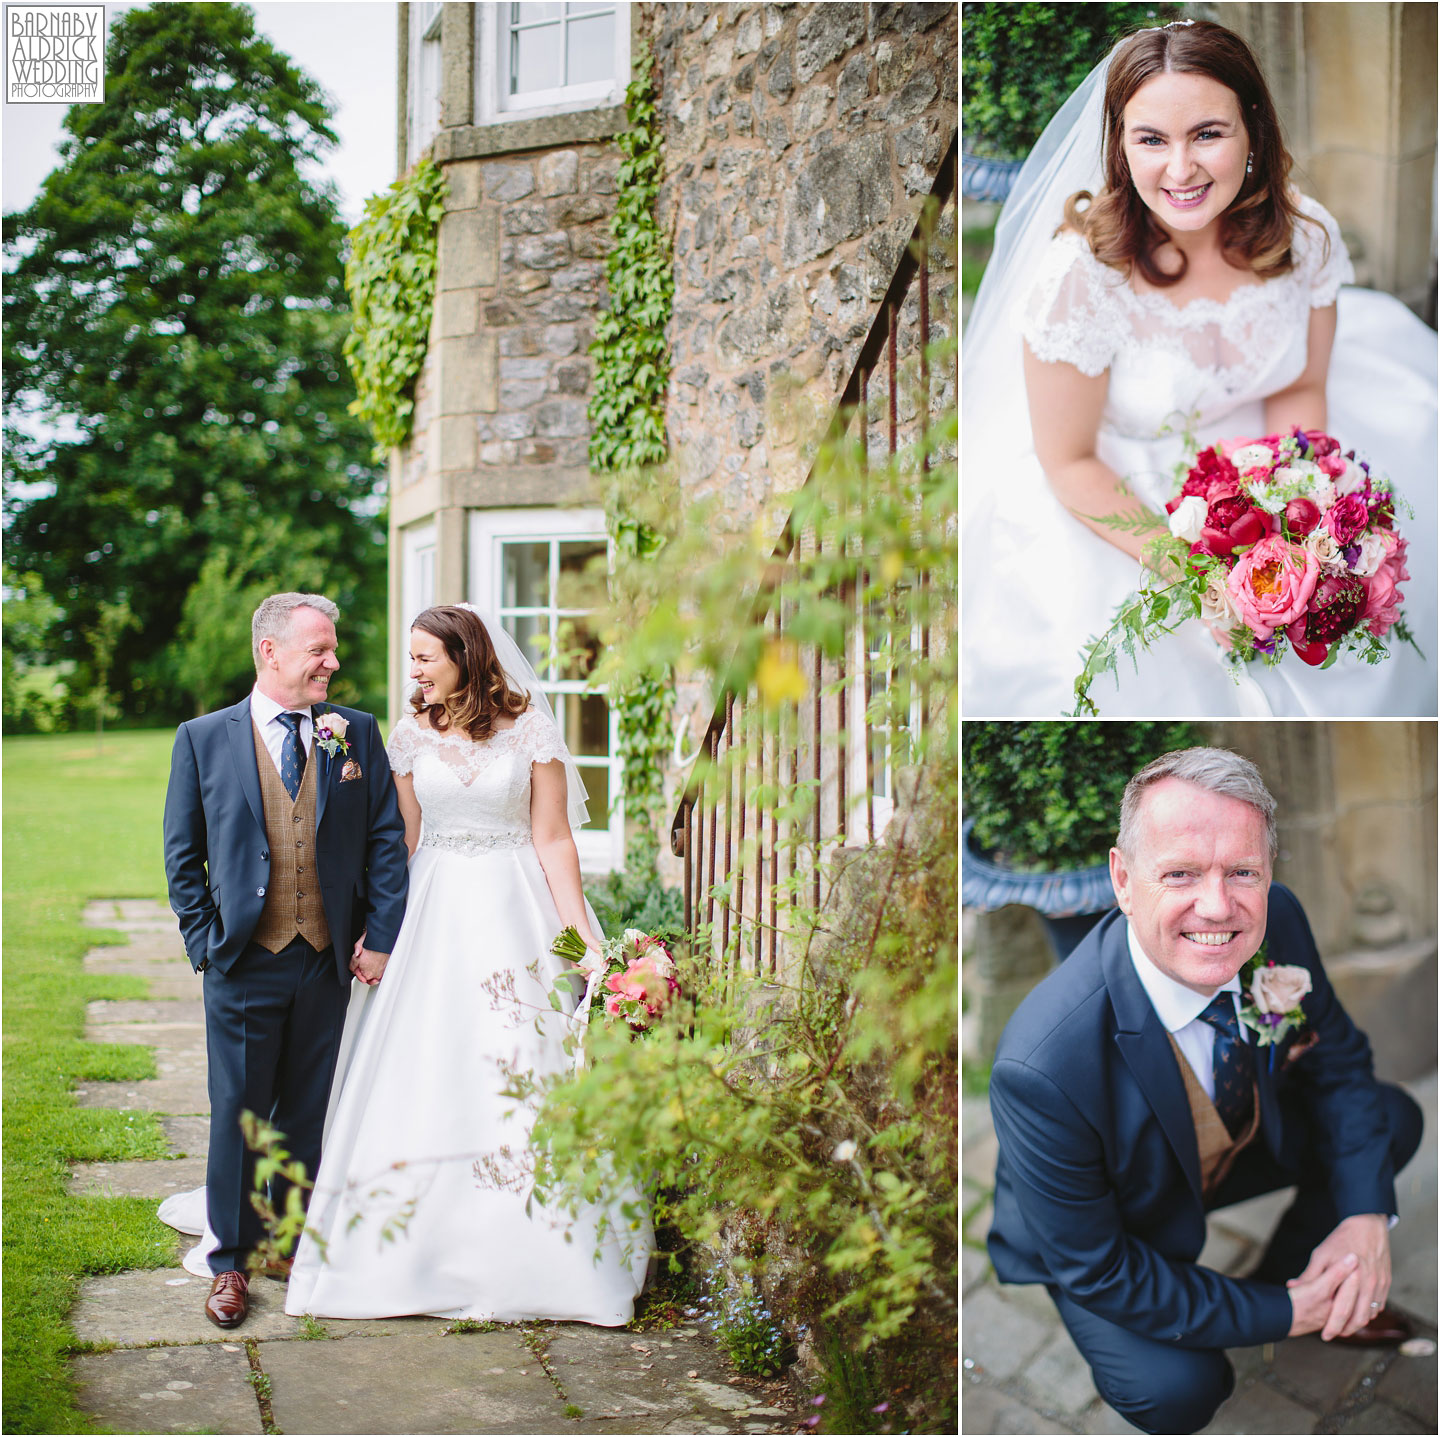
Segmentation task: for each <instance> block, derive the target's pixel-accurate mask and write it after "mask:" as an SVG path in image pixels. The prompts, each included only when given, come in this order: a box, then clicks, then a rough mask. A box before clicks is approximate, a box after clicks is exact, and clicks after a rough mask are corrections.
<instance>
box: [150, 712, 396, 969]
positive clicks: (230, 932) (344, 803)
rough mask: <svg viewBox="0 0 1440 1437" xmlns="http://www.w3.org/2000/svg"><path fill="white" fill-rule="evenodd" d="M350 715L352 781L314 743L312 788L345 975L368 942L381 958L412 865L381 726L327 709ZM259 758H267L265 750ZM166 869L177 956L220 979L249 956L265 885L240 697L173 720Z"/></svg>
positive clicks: (266, 848) (319, 860)
mask: <svg viewBox="0 0 1440 1437" xmlns="http://www.w3.org/2000/svg"><path fill="white" fill-rule="evenodd" d="M324 711H325V712H326V713H329V712H332V711H333V712H334V713H338V714H341V715H343V716H344V717H345V718H346V719H348V720H349V724H350V726H349V729H348V731H347V732H346V735H345V739H346V742H347V743H348V744H349V745H350V751H349V754H348V757H349V758H351V759H353V760H355V762H357V763H358V764H359V765H360V777H359V778H351V779H347V780H344V781H342V774H343V771H344V766H345V758H346V756H345V755H340V756H337V757H335V758H331V756H330V755H329V754H328V753H326V752H325V751H324V749H322V748H321V747H320V746H319V744H315V745H313V746H312V749H311V755H310V762H311V763H319V765H320V770H319V772H318V773H317V774H316V792H315V867H316V871H317V873H318V875H319V878H320V895H321V902H322V903H323V905H324V908H325V921H326V923H327V924H328V925H329V928H330V941H331V942H332V943H333V945H334V948H335V966H336V970H337V972H338V973H339V975H340V979H341V981H342V982H346V981H348V980H349V977H350V972H349V963H350V951H351V948H352V946H353V945H354V941H355V939H356V938H358V937H359V936H360V934H361V933H362V932H364V933H365V934H366V938H365V946H366V947H367V948H370V949H372V950H373V951H375V952H377V953H388V952H390V951H391V949H393V948H394V946H395V939H396V936H397V935H398V934H399V932H400V920H401V919H402V918H403V917H404V916H405V895H406V892H407V890H408V888H409V882H410V878H409V868H408V862H407V854H406V849H405V822H404V820H403V819H402V818H401V816H400V802H399V799H398V798H397V797H396V794H395V780H394V779H393V778H392V777H391V775H390V764H389V761H388V760H387V758H386V756H385V745H384V743H383V742H382V740H381V738H380V725H379V724H378V723H376V722H375V719H374V717H373V716H372V715H370V714H367V713H361V712H360V711H359V710H358V709H348V708H341V707H340V706H339V705H338V704H328V703H327V704H325V705H324ZM262 758H263V761H264V762H266V763H269V762H270V756H269V754H268V753H263V754H262ZM165 874H166V877H167V878H168V880H169V884H170V906H171V908H173V909H174V910H175V913H176V916H177V917H178V918H179V919H180V932H181V934H182V935H183V936H184V939H185V952H186V953H187V954H188V955H189V958H190V962H191V965H192V966H193V967H195V968H196V969H199V967H200V965H201V963H202V962H203V961H207V960H208V962H209V963H210V964H211V965H212V966H213V967H215V968H217V969H219V970H220V971H221V972H222V973H223V972H224V971H225V970H226V969H228V968H229V967H230V966H231V964H233V963H234V962H235V960H236V959H237V958H238V957H239V956H240V954H241V953H242V952H244V950H245V945H246V944H247V943H248V942H249V941H250V937H251V935H252V934H253V933H254V932H255V925H256V924H257V923H259V921H260V914H261V912H262V911H263V909H264V907H265V891H266V889H267V888H268V887H269V884H270V843H269V840H268V839H267V838H266V836H265V804H264V800H263V799H262V798H261V796H260V775H259V770H258V769H257V768H256V764H255V727H254V723H253V721H252V719H251V716H250V696H249V695H248V694H247V695H246V696H245V698H243V699H242V700H241V701H240V702H239V703H238V704H236V705H235V706H234V707H233V708H228V709H220V710H218V711H217V712H215V713H212V714H206V715H205V716H204V717H203V718H197V719H191V720H190V721H189V722H188V723H183V724H181V725H180V729H179V731H178V732H177V733H176V735H175V748H174V751H173V752H172V754H171V757H170V784H169V787H168V788H167V789H166V791H165Z"/></svg>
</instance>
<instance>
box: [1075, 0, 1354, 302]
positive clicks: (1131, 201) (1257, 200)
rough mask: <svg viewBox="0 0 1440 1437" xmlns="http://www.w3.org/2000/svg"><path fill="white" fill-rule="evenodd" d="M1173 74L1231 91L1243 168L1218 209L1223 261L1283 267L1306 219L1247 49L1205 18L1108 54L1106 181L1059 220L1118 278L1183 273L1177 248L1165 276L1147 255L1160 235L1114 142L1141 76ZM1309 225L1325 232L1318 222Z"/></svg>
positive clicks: (1277, 271)
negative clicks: (1241, 130) (1243, 146)
mask: <svg viewBox="0 0 1440 1437" xmlns="http://www.w3.org/2000/svg"><path fill="white" fill-rule="evenodd" d="M1173 73H1179V74H1186V75H1207V76H1209V78H1210V79H1212V80H1218V81H1219V82H1220V84H1222V85H1224V86H1225V88H1226V89H1227V90H1230V91H1231V92H1232V93H1233V94H1234V96H1235V98H1236V101H1237V103H1238V105H1239V108H1240V119H1241V123H1242V124H1243V125H1244V127H1245V131H1246V134H1247V136H1248V137H1249V141H1250V152H1251V155H1252V157H1253V159H1252V164H1251V172H1250V173H1248V174H1247V175H1246V176H1245V177H1244V179H1243V180H1242V181H1241V183H1240V193H1239V194H1238V195H1236V197H1235V199H1234V200H1233V201H1232V202H1231V205H1230V208H1229V209H1228V210H1226V211H1225V213H1224V214H1223V215H1221V216H1220V248H1221V250H1222V251H1223V252H1224V255H1225V257H1226V259H1227V260H1229V261H1230V263H1231V264H1233V265H1235V266H1236V267H1237V268H1242V269H1249V270H1251V271H1252V272H1253V273H1255V274H1257V275H1259V276H1260V278H1261V279H1271V278H1273V277H1274V276H1276V275H1281V274H1285V273H1286V272H1287V271H1288V270H1290V269H1291V268H1292V267H1293V266H1294V263H1295V257H1294V255H1293V254H1292V252H1291V247H1290V246H1291V241H1292V239H1293V237H1294V233H1295V224H1296V222H1297V220H1301V219H1309V216H1308V215H1303V214H1301V213H1300V211H1299V209H1298V208H1297V206H1296V204H1295V201H1294V199H1293V198H1292V197H1291V192H1290V185H1289V177H1290V165H1291V159H1290V153H1289V151H1288V150H1287V149H1286V148H1285V141H1284V139H1283V138H1282V137H1281V134H1280V121H1279V119H1278V118H1277V117H1276V114H1275V103H1274V101H1273V100H1271V98H1270V91H1269V89H1268V88H1267V87H1266V84H1265V78H1264V76H1263V75H1261V73H1260V67H1259V66H1258V65H1257V64H1256V63H1255V57H1254V55H1252V54H1251V53H1250V47H1249V46H1248V45H1247V44H1246V43H1245V42H1244V41H1243V40H1242V39H1241V38H1240V37H1239V36H1238V35H1237V34H1235V33H1234V31H1232V30H1227V29H1226V28H1225V27H1224V26H1223V25H1216V24H1213V23H1211V22H1210V21H1209V20H1196V21H1194V22H1193V23H1191V24H1187V25H1176V24H1172V25H1167V26H1165V27H1163V28H1162V29H1158V30H1141V31H1140V32H1139V33H1138V34H1135V35H1132V36H1131V37H1130V38H1129V39H1128V40H1126V41H1125V42H1124V44H1122V45H1121V46H1120V48H1119V50H1117V51H1116V54H1115V58H1114V59H1113V60H1111V62H1110V72H1109V75H1108V76H1107V77H1106V81H1105V119H1104V136H1103V147H1104V148H1103V159H1102V167H1103V170H1104V174H1105V187H1104V188H1103V189H1102V190H1101V191H1100V193H1099V194H1098V195H1096V196H1095V197H1094V198H1093V199H1092V198H1091V195H1090V192H1089V191H1088V190H1080V191H1079V192H1078V193H1076V194H1073V195H1071V196H1070V198H1069V199H1068V200H1066V202H1065V226H1064V227H1065V228H1067V229H1073V230H1076V231H1078V232H1079V233H1080V234H1083V235H1084V236H1085V238H1086V239H1087V240H1088V241H1089V244H1090V250H1091V253H1093V254H1094V256H1095V258H1096V259H1098V260H1100V261H1101V262H1102V263H1103V264H1108V265H1110V266H1111V267H1112V268H1113V269H1118V270H1120V271H1121V272H1122V273H1124V274H1126V275H1128V274H1129V273H1130V272H1131V271H1132V269H1136V270H1139V271H1140V273H1141V274H1142V275H1143V276H1144V277H1145V279H1146V281H1147V282H1148V283H1149V284H1152V285H1154V286H1155V287H1156V288H1163V287H1164V286H1166V285H1171V284H1175V283H1177V282H1178V281H1179V280H1181V279H1183V278H1184V277H1185V271H1186V269H1187V268H1188V267H1189V262H1188V261H1187V260H1186V258H1185V255H1184V254H1183V253H1181V255H1180V266H1179V268H1178V269H1176V270H1175V271H1174V272H1173V273H1168V274H1167V273H1166V272H1165V271H1164V270H1162V269H1161V268H1160V267H1159V265H1157V264H1156V262H1155V253H1156V251H1157V250H1158V249H1159V248H1160V246H1161V245H1163V244H1165V243H1167V242H1168V240H1169V236H1168V235H1167V234H1166V233H1165V231H1164V230H1163V229H1162V228H1161V226H1160V222H1159V221H1158V220H1157V219H1156V218H1155V216H1154V215H1153V214H1152V213H1151V211H1150V208H1149V206H1147V205H1146V204H1145V202H1144V200H1142V199H1141V198H1140V195H1139V193H1138V192H1137V191H1136V189H1135V185H1134V183H1133V182H1132V180H1131V178H1130V166H1129V164H1128V163H1127V162H1126V159H1125V147H1124V144H1123V137H1124V128H1125V106H1126V105H1128V104H1129V103H1130V100H1131V98H1132V97H1133V96H1134V94H1135V92H1136V91H1137V90H1138V89H1139V88H1140V87H1141V86H1142V85H1143V84H1144V83H1145V82H1146V81H1147V80H1149V79H1151V78H1153V77H1154V76H1156V75H1161V74H1173ZM1082 200H1090V204H1089V206H1088V207H1087V208H1084V209H1082V208H1081V206H1080V202H1081V201H1082ZM1311 223H1315V224H1316V227H1317V228H1318V229H1320V231H1321V234H1322V235H1323V234H1324V229H1323V226H1320V225H1319V224H1318V223H1317V222H1315V221H1311ZM1328 242H1329V241H1328V237H1327V238H1326V243H1327V244H1328Z"/></svg>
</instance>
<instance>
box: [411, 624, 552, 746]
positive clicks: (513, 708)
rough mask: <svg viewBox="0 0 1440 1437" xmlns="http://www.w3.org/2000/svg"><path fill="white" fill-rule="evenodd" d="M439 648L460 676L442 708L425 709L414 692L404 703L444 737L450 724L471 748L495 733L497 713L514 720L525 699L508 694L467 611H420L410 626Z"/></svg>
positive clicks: (486, 639)
mask: <svg viewBox="0 0 1440 1437" xmlns="http://www.w3.org/2000/svg"><path fill="white" fill-rule="evenodd" d="M410 627H411V628H412V629H420V630H421V631H422V632H423V633H427V634H429V635H430V636H431V637H432V638H434V639H438V640H439V641H440V643H442V644H444V646H445V652H446V654H447V655H448V656H449V659H450V662H451V663H452V664H454V665H455V667H456V668H457V669H459V671H460V677H459V680H458V682H457V683H456V685H455V692H454V693H453V694H451V695H450V698H449V700H448V701H447V703H443V704H427V703H426V702H425V701H424V699H423V698H422V697H421V694H420V690H419V689H418V688H417V689H416V690H415V692H414V693H413V694H411V695H410V702H411V704H412V705H413V706H414V710H415V712H416V713H417V714H421V713H425V714H428V715H429V716H430V726H431V727H432V728H433V729H435V730H436V731H437V732H439V733H444V732H445V731H446V730H447V729H448V728H449V727H450V725H451V723H452V722H453V723H454V724H455V725H456V726H457V727H458V728H462V729H464V730H465V732H466V733H467V734H469V735H470V737H471V738H472V739H474V740H475V741H476V742H477V743H480V742H482V741H483V740H485V739H487V738H489V737H490V735H491V734H492V733H494V732H495V720H496V719H497V718H499V717H500V716H501V715H502V714H507V715H510V716H511V717H516V718H518V717H519V716H520V715H521V714H523V713H524V712H525V710H526V709H527V708H529V707H530V695H529V694H527V693H526V692H525V690H524V689H513V688H511V687H510V685H509V683H508V682H507V681H506V678H505V670H504V669H503V668H501V666H500V660H499V659H498V658H497V657H496V656H495V645H494V644H492V643H491V642H490V635H489V634H488V633H487V632H486V629H485V625H484V624H482V623H481V622H480V616H479V615H478V614H472V613H471V612H470V610H469V609H460V608H455V607H454V606H452V605H450V604H439V605H437V606H436V607H435V608H433V609H426V610H425V612H424V613H423V614H420V615H419V616H418V617H417V618H416V619H415V621H414V623H412V624H411V625H410Z"/></svg>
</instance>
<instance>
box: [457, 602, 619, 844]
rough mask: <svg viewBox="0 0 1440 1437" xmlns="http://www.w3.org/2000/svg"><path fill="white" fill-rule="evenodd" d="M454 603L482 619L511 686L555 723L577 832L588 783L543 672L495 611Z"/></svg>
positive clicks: (586, 812)
mask: <svg viewBox="0 0 1440 1437" xmlns="http://www.w3.org/2000/svg"><path fill="white" fill-rule="evenodd" d="M451 607H453V608H456V609H465V610H467V611H468V612H469V613H472V614H474V615H475V617H476V618H477V619H479V620H480V622H481V623H482V624H483V625H484V626H485V632H486V633H487V634H489V636H490V642H491V644H493V645H494V647H495V657H496V658H497V659H499V660H500V667H501V668H502V669H504V670H505V678H506V680H507V681H508V682H509V684H510V687H511V688H513V689H523V690H524V691H525V692H526V693H527V694H529V695H530V702H531V703H532V704H533V705H534V706H535V707H536V708H537V709H539V710H540V711H541V712H542V713H543V714H544V715H545V716H546V717H547V718H548V719H549V720H550V722H551V723H552V724H554V727H555V732H556V733H557V734H558V735H559V737H560V745H561V747H562V748H563V749H564V754H565V756H564V763H565V810H566V813H567V814H568V816H569V819H570V829H571V831H572V832H575V831H577V830H579V829H582V828H584V827H585V825H586V824H587V823H588V822H589V821H590V808H589V802H588V799H587V796H586V793H585V785H584V783H582V782H581V779H580V770H579V768H578V767H577V766H576V764H575V759H574V758H573V757H572V755H571V753H570V749H569V746H568V745H567V744H566V743H565V734H564V731H563V730H562V729H561V728H560V725H559V724H558V723H556V722H555V710H554V709H552V708H551V707H550V700H549V699H548V698H546V696H545V690H544V689H542V688H541V687H540V675H539V674H537V673H536V672H535V666H534V665H533V664H532V663H531V662H530V660H529V659H527V658H526V657H525V655H524V653H522V652H521V649H520V645H519V644H517V643H516V642H515V640H514V639H512V638H511V637H510V635H509V633H507V632H506V629H505V625H504V624H502V623H501V622H500V620H499V619H497V618H496V617H495V616H494V615H493V614H487V613H486V612H485V611H484V610H483V609H480V608H477V607H476V606H475V605H474V604H454V605H452V606H451Z"/></svg>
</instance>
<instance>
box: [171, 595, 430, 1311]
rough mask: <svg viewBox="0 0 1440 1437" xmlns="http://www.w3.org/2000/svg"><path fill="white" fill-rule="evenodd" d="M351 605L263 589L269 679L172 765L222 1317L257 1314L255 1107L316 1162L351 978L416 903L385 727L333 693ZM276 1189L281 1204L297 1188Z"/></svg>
mask: <svg viewBox="0 0 1440 1437" xmlns="http://www.w3.org/2000/svg"><path fill="white" fill-rule="evenodd" d="M338 616H339V610H338V609H337V608H336V607H335V605H334V604H332V603H331V602H330V600H329V599H327V598H325V597H324V596H323V595H320V594H272V595H271V596H270V597H269V598H268V599H266V600H265V601H264V603H262V604H261V605H260V607H259V608H258V609H256V611H255V615H254V618H253V619H252V621H251V637H252V643H251V647H252V650H253V652H254V657H255V687H254V689H253V690H252V692H251V693H249V694H248V695H246V697H245V698H244V699H242V700H241V701H240V702H239V703H238V704H236V705H235V706H234V707H233V708H229V709H222V710H220V711H219V712H218V713H213V714H207V715H205V716H204V717H203V718H197V719H192V720H190V722H189V723H184V724H181V725H180V729H179V732H178V733H177V734H176V736H175V749H174V753H173V754H172V756H171V762H170V785H169V788H168V789H167V791H166V794H165V872H166V876H167V878H168V879H169V884H170V906H171V907H172V908H173V909H174V910H175V912H176V914H177V916H178V917H179V919H180V931H181V933H182V934H183V936H184V939H185V951H186V953H187V954H188V955H189V958H190V962H191V964H192V966H193V967H194V968H195V971H196V972H197V973H202V974H203V975H204V982H205V1043H206V1057H207V1062H208V1067H209V1085H210V1155H209V1162H208V1166H207V1168H206V1175H205V1188H206V1200H207V1204H208V1208H209V1220H210V1227H211V1230H212V1231H213V1232H214V1233H215V1235H216V1238H217V1239H218V1246H217V1247H216V1249H215V1251H214V1252H213V1253H211V1255H210V1259H209V1261H210V1270H211V1272H212V1273H214V1274H215V1278H214V1281H213V1283H212V1284H211V1288H210V1295H209V1297H208V1298H207V1299H206V1302H205V1313H206V1316H208V1317H209V1318H210V1320H211V1321H212V1322H214V1323H215V1324H216V1325H217V1326H220V1327H227V1328H228V1327H238V1326H239V1325H240V1323H242V1322H243V1321H244V1320H245V1316H246V1313H247V1311H248V1306H249V1303H248V1293H249V1279H248V1277H247V1275H246V1264H247V1260H248V1258H249V1256H250V1254H251V1251H252V1250H253V1248H254V1247H255V1245H256V1243H257V1241H258V1240H259V1238H260V1235H261V1223H260V1219H259V1217H258V1215H257V1214H256V1212H255V1210H254V1208H253V1206H252V1204H251V1201H250V1198H251V1194H252V1193H253V1192H254V1190H255V1187H254V1172H255V1154H253V1153H251V1152H249V1151H248V1150H247V1148H246V1146H245V1142H244V1139H243V1137H242V1136H241V1132H240V1114H241V1113H242V1112H243V1111H245V1110H246V1109H247V1108H248V1109H249V1110H250V1111H251V1112H253V1113H255V1114H256V1116H257V1117H259V1118H261V1119H264V1120H268V1121H269V1122H271V1123H273V1124H274V1126H275V1127H276V1128H278V1129H279V1130H280V1132H282V1133H283V1134H284V1135H285V1138H286V1144H285V1146H286V1147H287V1149H288V1150H289V1152H290V1153H291V1154H292V1155H293V1157H294V1158H296V1159H298V1160H299V1161H301V1162H303V1163H304V1164H305V1170H306V1172H307V1173H308V1174H309V1175H310V1176H311V1177H312V1178H313V1177H314V1175H315V1172H316V1169H317V1168H318V1167H319V1162H320V1138H321V1133H322V1130H323V1127H324V1121H325V1108H326V1102H327V1099H328V1096H329V1092H330V1081H331V1078H332V1077H333V1075H334V1072H335V1060H336V1055H337V1054H338V1052H339V1046H340V1032H341V1028H342V1025H343V1023H344V1018H345V1008H346V1004H347V1000H348V998H349V994H350V981H349V979H350V975H351V973H353V974H354V975H355V976H356V977H357V978H359V979H360V980H361V981H362V982H365V983H377V982H379V981H380V976H381V974H382V973H383V972H384V969H385V963H386V961H387V959H388V958H389V954H390V949H391V948H392V946H393V945H394V942H395V937H396V934H397V933H398V932H399V929H400V920H401V918H402V917H403V916H404V912H405V894H406V888H407V885H408V873H407V868H406V850H405V825H404V822H403V820H402V819H401V817H400V807H399V803H398V801H397V799H396V795H395V784H394V780H393V779H392V778H391V776H390V765H389V764H388V763H387V762H386V758H385V746H384V744H383V742H382V741H381V738H380V729H379V725H378V724H376V722H375V720H374V718H372V717H371V716H370V715H369V714H365V713H360V712H359V711H357V710H355V709H341V708H335V707H334V706H333V705H331V704H328V703H326V702H325V696H326V692H327V690H328V688H329V684H330V677H331V675H332V674H334V672H335V671H336V669H338V668H339V667H340V665H339V661H338V660H337V659H336V657H335V648H336V638H335V620H336V618H337V617H338ZM276 1188H278V1189H279V1190H278V1191H277V1190H275V1189H276ZM272 1196H273V1200H274V1202H275V1205H276V1209H277V1211H279V1210H283V1206H284V1201H285V1192H284V1189H283V1185H280V1184H275V1185H272ZM269 1275H270V1276H277V1277H283V1276H284V1275H285V1273H284V1271H283V1266H282V1267H278V1268H277V1269H276V1270H275V1271H273V1272H270V1273H269Z"/></svg>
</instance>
